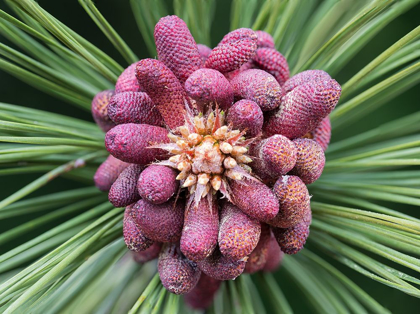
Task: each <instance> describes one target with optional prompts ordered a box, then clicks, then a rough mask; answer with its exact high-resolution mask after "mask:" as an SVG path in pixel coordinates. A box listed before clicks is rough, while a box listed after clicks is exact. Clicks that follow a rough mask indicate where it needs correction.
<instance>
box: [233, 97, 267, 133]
mask: <svg viewBox="0 0 420 314" xmlns="http://www.w3.org/2000/svg"><path fill="white" fill-rule="evenodd" d="M226 121H227V122H228V123H232V125H233V129H237V130H246V134H245V135H246V136H247V137H256V136H258V135H259V134H261V130H262V126H263V123H264V117H263V113H262V111H261V108H260V107H259V106H258V105H257V104H256V103H255V102H253V101H252V100H247V99H242V100H240V101H238V102H236V103H234V104H233V106H232V107H231V108H230V109H229V112H228V114H227V116H226Z"/></svg>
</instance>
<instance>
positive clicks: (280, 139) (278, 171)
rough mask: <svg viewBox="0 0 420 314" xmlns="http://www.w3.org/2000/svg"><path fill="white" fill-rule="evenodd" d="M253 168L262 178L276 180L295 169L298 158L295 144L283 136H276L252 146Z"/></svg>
mask: <svg viewBox="0 0 420 314" xmlns="http://www.w3.org/2000/svg"><path fill="white" fill-rule="evenodd" d="M251 155H252V156H255V158H253V162H252V164H251V167H252V168H253V169H254V171H255V173H257V174H258V175H259V176H261V178H274V179H277V178H278V177H279V176H281V175H283V174H286V173H288V172H289V171H290V170H292V169H293V167H294V166H295V163H296V158H297V149H296V146H295V144H294V143H293V142H292V141H291V140H289V139H288V138H287V137H285V136H283V135H274V136H271V137H269V138H267V139H265V140H262V141H259V142H257V143H255V144H254V145H253V146H252V149H251Z"/></svg>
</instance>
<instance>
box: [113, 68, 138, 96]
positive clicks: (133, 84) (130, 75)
mask: <svg viewBox="0 0 420 314" xmlns="http://www.w3.org/2000/svg"><path fill="white" fill-rule="evenodd" d="M136 65H137V62H136V63H133V64H131V65H130V66H129V67H127V68H126V69H125V70H124V71H123V72H122V73H121V75H120V76H119V77H118V80H117V83H116V84H115V93H116V94H119V93H124V92H141V91H143V90H142V88H141V87H140V85H139V82H138V81H137V78H136Z"/></svg>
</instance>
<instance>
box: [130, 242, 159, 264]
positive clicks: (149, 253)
mask: <svg viewBox="0 0 420 314" xmlns="http://www.w3.org/2000/svg"><path fill="white" fill-rule="evenodd" d="M161 249H162V243H159V242H155V243H153V244H152V245H151V246H150V247H149V248H148V249H146V250H144V251H142V252H133V258H134V260H135V261H136V262H137V263H141V264H143V263H147V262H148V261H151V260H154V259H155V258H157V257H158V256H159V253H160V250H161Z"/></svg>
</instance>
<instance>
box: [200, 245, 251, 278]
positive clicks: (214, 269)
mask: <svg viewBox="0 0 420 314" xmlns="http://www.w3.org/2000/svg"><path fill="white" fill-rule="evenodd" d="M197 264H198V267H200V269H201V271H202V272H203V273H205V274H206V275H207V276H210V277H212V278H214V279H217V280H232V279H235V278H236V277H238V276H239V275H240V274H242V273H243V271H244V269H245V264H246V258H244V259H243V260H239V261H232V260H230V259H229V258H227V257H226V256H224V255H222V253H220V250H219V248H218V247H216V249H215V250H214V251H213V254H212V255H210V256H209V257H207V258H206V259H204V260H202V261H199V262H197Z"/></svg>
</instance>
